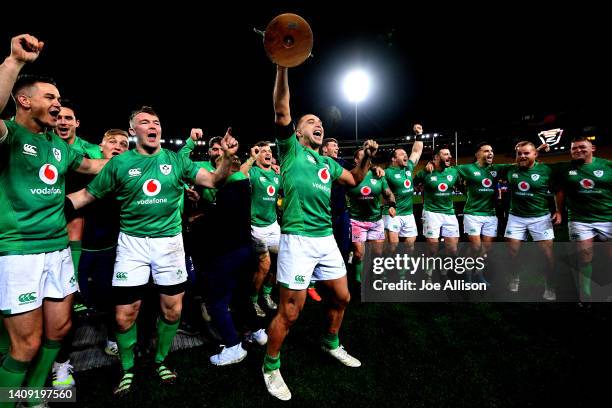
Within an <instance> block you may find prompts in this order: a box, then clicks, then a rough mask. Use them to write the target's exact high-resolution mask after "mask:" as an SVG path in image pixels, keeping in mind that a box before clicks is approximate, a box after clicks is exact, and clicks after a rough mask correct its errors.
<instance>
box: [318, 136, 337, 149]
mask: <svg viewBox="0 0 612 408" xmlns="http://www.w3.org/2000/svg"><path fill="white" fill-rule="evenodd" d="M330 143H335V144H339V143H338V141H337V140H336V139H334V138H333V137H326V138H325V139H323V142H322V143H321V147H325V146H327V145H328V144H330Z"/></svg>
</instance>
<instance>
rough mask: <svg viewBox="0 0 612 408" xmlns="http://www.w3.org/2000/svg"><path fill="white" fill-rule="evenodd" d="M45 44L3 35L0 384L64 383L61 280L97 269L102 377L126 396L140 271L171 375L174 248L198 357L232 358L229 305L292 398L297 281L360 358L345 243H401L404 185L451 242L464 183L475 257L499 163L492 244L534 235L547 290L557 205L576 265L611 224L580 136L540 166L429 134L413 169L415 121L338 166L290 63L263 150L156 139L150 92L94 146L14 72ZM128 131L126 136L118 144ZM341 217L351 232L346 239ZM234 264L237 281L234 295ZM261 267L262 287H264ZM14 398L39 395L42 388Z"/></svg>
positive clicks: (485, 237)
mask: <svg viewBox="0 0 612 408" xmlns="http://www.w3.org/2000/svg"><path fill="white" fill-rule="evenodd" d="M43 46H44V44H43V43H42V42H41V41H39V40H38V39H36V38H34V37H32V36H30V35H27V34H24V35H19V36H16V37H14V38H13V39H12V42H11V54H10V56H9V57H7V58H6V59H5V61H4V63H3V64H2V65H0V112H1V111H4V109H5V107H6V105H7V103H8V100H9V97H11V96H12V98H13V99H14V101H15V105H16V114H15V117H14V118H13V119H11V120H4V121H0V158H1V161H0V193H1V195H0V209H1V211H0V311H1V314H0V317H1V320H0V362H1V365H0V387H12V388H17V387H22V386H23V387H38V388H40V387H43V386H44V385H45V384H46V382H47V379H48V377H49V374H50V372H51V371H52V368H53V372H54V382H53V384H54V385H56V380H57V384H58V385H60V386H62V385H68V386H69V385H71V384H73V380H72V379H70V380H65V379H66V378H67V375H63V376H61V377H62V378H56V377H57V374H56V371H57V370H64V371H65V370H66V369H67V368H66V367H68V366H69V364H68V363H66V361H67V357H66V356H64V355H63V354H65V353H63V352H62V351H61V350H62V349H63V346H62V342H64V343H67V342H70V333H71V331H72V330H71V324H72V323H71V315H72V312H73V303H74V302H75V295H76V294H77V292H78V291H80V292H81V293H82V295H83V296H84V297H85V298H87V297H88V295H87V294H88V293H89V291H90V290H91V291H93V290H92V288H89V287H88V285H98V286H99V287H102V288H107V289H108V293H110V294H112V296H110V298H109V299H104V301H105V302H106V303H108V305H107V307H108V308H109V310H110V311H111V313H110V316H111V318H110V319H109V322H108V323H107V325H108V328H109V338H108V340H107V348H106V350H105V351H107V352H108V353H109V354H115V355H118V357H119V359H120V362H121V368H122V372H121V378H120V380H119V382H118V384H117V386H116V387H115V389H114V391H113V392H114V393H115V395H125V394H128V393H129V392H130V391H131V390H132V385H133V382H134V375H135V374H134V373H135V370H134V364H135V352H134V348H135V346H136V344H137V339H138V337H137V318H138V314H139V311H140V308H141V304H142V300H143V298H144V293H145V288H146V287H147V285H148V283H149V281H150V279H151V280H152V281H153V284H154V286H155V288H156V289H157V292H158V294H159V306H160V314H159V317H158V320H157V325H156V334H157V342H156V346H155V347H156V349H155V353H154V360H155V374H156V376H157V377H158V378H159V381H160V382H161V384H173V383H174V382H175V381H176V380H177V374H176V372H175V371H174V370H172V368H170V367H169V366H168V364H167V361H166V357H167V356H168V353H169V351H170V347H171V345H172V341H173V339H174V337H175V335H176V332H177V329H178V327H179V323H180V320H181V314H182V311H183V299H184V296H185V290H186V287H187V281H188V270H189V267H188V264H187V263H186V252H187V255H190V257H189V256H188V257H187V258H193V264H194V265H195V267H196V269H197V270H198V271H201V272H202V275H203V284H202V287H203V297H204V300H205V304H206V309H207V311H208V313H210V317H211V319H212V323H213V325H214V326H215V328H216V329H217V331H218V333H219V335H220V337H221V340H222V341H221V343H222V344H223V345H224V346H223V347H222V349H221V351H220V352H219V353H218V354H215V355H213V356H211V357H210V362H211V363H212V364H214V365H227V364H234V363H238V362H240V361H242V360H243V359H244V358H245V357H246V355H247V350H246V349H245V348H244V347H243V345H242V339H241V336H240V335H239V332H240V330H238V329H237V326H238V325H237V324H236V322H235V321H234V320H235V318H236V316H240V318H241V320H243V323H244V325H245V326H246V327H248V331H247V333H246V334H245V337H248V339H249V340H251V341H255V342H256V343H257V344H259V345H262V346H263V345H265V346H266V352H265V357H264V361H263V364H262V374H261V375H262V376H263V380H264V383H265V386H266V388H267V390H268V392H269V393H270V394H271V395H273V396H275V397H277V398H279V399H281V400H289V399H291V391H290V390H289V387H288V386H287V384H286V383H285V381H284V379H283V377H282V375H281V372H280V366H281V358H280V350H281V347H282V344H283V342H284V340H285V337H286V336H287V334H288V332H289V330H290V328H291V327H292V325H293V324H294V323H295V322H296V320H297V319H298V316H299V314H300V312H301V311H302V309H303V307H304V304H305V301H306V298H307V296H308V294H310V295H311V296H315V295H316V292H315V291H314V290H312V283H313V282H317V284H318V285H319V287H320V288H322V289H324V293H325V296H326V297H327V298H326V300H327V301H326V302H325V307H326V308H327V310H326V311H327V318H328V321H327V325H326V329H325V332H324V334H323V336H322V339H321V348H322V351H323V352H325V353H327V354H329V355H330V356H331V357H332V358H335V359H337V360H338V361H339V362H341V363H342V364H344V365H345V366H347V367H359V366H361V362H360V361H359V360H358V359H357V358H355V357H353V356H351V355H350V354H349V353H348V352H347V351H346V349H345V348H344V346H343V345H342V344H341V342H340V339H339V331H340V328H341V325H342V321H343V317H344V313H345V311H346V308H347V305H348V303H349V302H350V291H349V280H348V278H347V267H346V261H347V259H348V252H349V250H350V251H351V254H352V255H351V264H352V265H353V266H354V268H355V272H356V277H357V280H359V278H360V277H361V275H362V269H363V266H362V259H363V255H364V243H365V242H374V243H376V244H378V245H382V243H383V242H385V241H387V242H389V243H390V244H391V245H398V243H399V242H402V243H407V244H408V246H411V245H413V244H414V242H415V241H416V239H417V235H418V229H417V223H416V220H415V217H414V214H413V198H414V194H415V185H417V184H421V185H422V186H423V192H424V208H423V218H422V225H423V235H424V238H425V240H426V242H427V244H428V250H429V251H430V253H432V254H435V253H436V252H437V251H438V248H439V242H440V238H444V246H445V248H446V253H447V254H451V255H453V254H455V255H456V253H457V244H458V241H459V237H460V235H461V234H460V230H459V223H458V220H457V217H456V216H455V210H454V205H453V190H454V187H455V186H456V185H458V184H459V183H464V184H465V186H466V189H467V201H466V204H465V208H464V211H463V212H464V231H463V232H464V233H465V234H466V235H467V237H468V240H469V241H470V243H471V246H470V248H471V250H472V251H473V252H474V254H475V255H476V254H478V255H480V254H483V253H486V251H487V250H488V249H489V248H490V245H491V243H492V242H494V241H495V239H496V238H497V236H498V231H497V229H498V219H497V217H496V215H495V194H496V189H495V186H496V185H497V180H498V179H499V178H502V177H503V178H505V179H507V180H508V181H509V189H510V194H511V204H510V216H509V218H508V223H507V227H506V230H505V234H504V235H505V238H506V241H507V242H508V249H509V251H510V253H511V255H512V256H514V257H517V256H518V252H519V250H520V245H521V242H523V241H525V240H526V239H527V237H528V235H529V236H531V238H532V239H533V241H536V242H538V245H539V246H540V247H541V249H542V253H543V255H544V257H545V258H546V260H547V268H546V270H545V271H544V276H545V290H544V294H543V297H544V299H546V300H551V301H552V300H555V299H556V293H555V288H554V286H553V285H552V284H551V282H552V275H553V270H554V262H553V256H552V246H553V239H554V230H553V224H559V223H561V222H562V215H561V214H562V211H563V208H564V206H566V207H567V209H568V218H569V219H568V221H569V230H570V237H571V239H572V240H574V241H576V242H577V245H578V246H579V248H580V259H579V268H580V271H581V276H584V277H585V279H586V277H590V275H591V273H592V269H591V260H592V243H593V240H594V239H598V240H602V241H608V240H610V239H612V194H611V190H612V163H611V162H610V161H608V160H605V159H601V158H597V157H594V156H593V152H594V150H595V149H594V146H593V145H592V144H591V142H590V141H589V140H587V139H584V138H579V139H576V140H574V141H573V142H572V146H571V156H572V157H571V158H572V160H571V161H568V162H565V163H559V164H555V165H550V164H543V163H540V162H538V161H537V160H536V159H537V156H538V150H539V148H536V146H535V145H534V144H533V143H531V142H520V143H519V144H518V145H517V146H516V163H513V164H497V163H493V158H494V154H493V148H492V146H491V145H490V144H487V143H481V144H480V145H478V146H477V149H476V152H475V158H476V160H475V162H474V163H471V164H462V165H455V166H453V165H452V155H451V153H450V150H449V149H447V148H444V147H439V148H438V149H437V150H436V151H435V152H434V155H433V158H432V160H431V161H430V162H429V163H428V164H427V166H426V168H425V169H423V170H421V171H420V172H418V173H416V174H415V169H416V167H417V164H418V162H419V160H420V158H421V155H422V152H423V141H422V133H423V128H422V126H421V125H420V124H416V125H414V127H413V130H414V133H415V142H414V144H413V145H412V150H411V152H410V154H408V153H407V152H406V151H405V150H404V149H402V148H397V149H395V150H394V151H393V154H392V158H391V161H390V163H389V165H388V166H386V168H381V167H378V166H373V165H372V159H373V158H374V157H375V156H376V153H377V150H378V145H377V143H376V142H375V141H373V140H367V141H366V142H365V143H364V144H363V147H362V148H360V149H358V150H357V151H356V152H355V154H354V163H353V165H349V164H347V163H344V162H343V161H342V160H341V159H338V157H337V154H338V142H337V141H336V140H335V139H330V138H327V139H326V138H324V128H323V123H322V121H321V120H320V119H319V118H318V117H317V116H316V115H313V114H307V115H304V116H302V117H300V118H299V119H298V120H297V121H296V122H295V124H294V122H293V118H292V116H291V111H290V104H289V102H290V101H289V82H288V69H287V68H285V67H280V66H278V67H277V70H276V79H275V84H274V95H273V102H274V112H275V125H276V126H275V131H276V135H275V136H276V141H275V144H276V146H277V149H278V161H279V162H278V164H279V165H277V164H276V162H275V159H274V156H273V154H272V149H271V143H270V142H265V141H262V142H259V143H257V144H256V145H255V146H253V147H252V148H251V150H250V152H251V154H250V157H249V159H247V160H245V161H244V163H243V162H241V160H240V159H239V157H238V155H237V153H238V148H239V146H238V141H237V140H236V139H235V138H234V137H233V136H232V131H231V128H230V129H228V131H227V132H226V134H225V136H224V137H216V138H213V139H211V141H210V142H209V150H208V153H209V157H210V161H205V162H198V161H192V160H191V159H190V153H191V151H192V150H194V149H195V146H196V142H197V141H198V140H200V139H201V138H202V137H203V132H202V130H201V129H197V128H194V129H192V131H191V135H190V137H189V138H188V139H187V141H186V145H185V147H184V148H183V149H181V150H180V151H179V152H173V151H170V150H167V149H164V148H162V147H161V137H162V126H161V122H160V118H159V115H157V113H156V112H155V111H154V110H153V109H152V108H150V107H142V108H140V109H137V110H135V111H134V112H132V114H131V115H130V117H129V130H128V131H127V132H126V131H124V130H121V129H112V130H109V131H108V132H106V134H105V135H104V137H103V139H102V142H101V143H100V145H92V144H90V143H87V142H86V141H84V140H82V139H80V138H78V137H76V135H75V129H76V127H78V121H76V112H75V109H74V108H71V106H70V104H69V103H67V102H65V101H63V100H61V98H60V93H59V91H58V88H57V87H56V85H55V84H54V82H53V81H52V80H50V79H48V78H43V77H37V76H28V75H21V76H19V74H20V71H21V69H22V68H23V67H24V66H25V65H26V64H28V63H31V62H34V61H35V60H36V59H37V58H38V56H39V54H40V52H41V51H42V49H43ZM129 136H132V137H134V138H135V139H136V146H135V148H134V149H132V150H128V147H129V142H128V137H129ZM349 169H350V170H349ZM79 174H80V175H79ZM338 191H340V193H339V194H336V193H337V192H338ZM551 191H554V193H555V204H556V211H555V212H554V213H553V214H552V216H551V214H550V212H549V206H548V196H549V195H550V192H551ZM345 197H346V199H345ZM279 201H282V205H281V206H280V208H281V211H282V216H281V217H280V218H279V215H278V211H279V208H278V207H279V206H278V203H279ZM191 203H198V205H199V206H200V208H204V210H203V213H204V214H205V215H202V214H197V213H194V214H193V216H192V217H190V227H189V231H186V230H185V227H184V218H185V217H184V211H185V208H187V207H188V206H189V205H190V204H191ZM203 219H206V222H203V221H202V220H203ZM279 219H280V223H279V221H278V220H279ZM207 229H212V230H217V229H222V230H227V231H232V236H233V237H235V239H232V240H231V241H226V240H223V239H217V240H215V241H212V242H207V245H206V248H207V250H206V251H203V250H200V248H197V247H195V248H189V246H188V247H187V248H185V247H186V246H187V242H188V241H192V242H193V243H194V244H195V245H198V244H197V243H198V239H199V237H200V236H201V235H204V234H205V231H206V230H207ZM346 231H350V236H348V237H344V234H345V232H346ZM184 234H185V241H184ZM187 235H189V238H188V237H187ZM347 238H348V239H347ZM347 241H350V242H351V243H352V248H350V249H349V248H348V242H347ZM184 242H185V244H184ZM186 249H187V250H186ZM274 264H275V265H276V268H274V267H273V265H274ZM274 270H275V273H271V272H274ZM79 274H81V275H83V274H84V275H86V276H85V279H83V276H79ZM245 275H248V280H249V282H250V283H251V286H250V287H249V291H250V293H249V295H248V296H242V295H241V296H240V298H238V295H237V294H236V293H237V292H236V289H237V288H238V287H239V286H241V284H242V281H243V280H244V279H243V278H244V276H245ZM429 278H430V277H429ZM477 278H478V279H481V280H484V277H483V276H478V277H477ZM276 283H278V292H279V300H278V303H277V302H275V301H274V300H273V299H272V296H271V293H272V290H273V287H274V286H275V284H276ZM519 285H520V279H519V276H518V275H516V276H513V277H511V279H510V282H509V289H510V290H511V291H518V290H519ZM262 288H263V299H264V301H265V304H266V307H267V309H269V310H274V311H276V314H275V316H274V318H273V319H272V321H271V323H270V325H269V326H268V327H267V328H265V327H263V326H262V323H261V322H260V320H259V319H258V318H259V317H261V316H263V315H265V312H264V311H263V310H262V308H261V306H260V305H259V303H258V299H259V292H260V290H262ZM589 290H590V289H589V286H588V282H587V283H586V284H585V291H589ZM316 296H318V295H316ZM230 304H231V308H232V312H230V310H229V309H230V308H229V306H230ZM111 332H112V333H111ZM2 355H4V357H2ZM64 374H66V373H64ZM70 377H71V376H70ZM64 381H67V382H64ZM28 404H29V406H45V402H44V401H29V402H28ZM2 406H11V405H10V404H4V403H2V402H0V407H2Z"/></svg>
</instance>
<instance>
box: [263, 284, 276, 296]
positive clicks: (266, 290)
mask: <svg viewBox="0 0 612 408" xmlns="http://www.w3.org/2000/svg"><path fill="white" fill-rule="evenodd" d="M272 288H274V286H272V285H270V284H269V283H264V285H263V294H264V295H270V294H271V293H272Z"/></svg>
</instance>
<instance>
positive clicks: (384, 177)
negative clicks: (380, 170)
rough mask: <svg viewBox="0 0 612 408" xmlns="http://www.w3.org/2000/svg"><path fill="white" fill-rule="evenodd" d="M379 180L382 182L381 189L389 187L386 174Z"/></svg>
mask: <svg viewBox="0 0 612 408" xmlns="http://www.w3.org/2000/svg"><path fill="white" fill-rule="evenodd" d="M380 182H381V183H382V189H383V191H385V190H386V189H388V188H389V183H387V176H386V174H385V175H384V176H382V177H381V178H380Z"/></svg>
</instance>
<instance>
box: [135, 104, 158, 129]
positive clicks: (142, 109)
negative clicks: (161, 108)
mask: <svg viewBox="0 0 612 408" xmlns="http://www.w3.org/2000/svg"><path fill="white" fill-rule="evenodd" d="M140 113H148V114H149V115H153V116H157V118H158V119H159V115H158V114H157V113H155V111H154V110H153V108H152V107H150V106H141V107H140V108H138V109H136V110H134V111H132V113H131V114H130V126H132V121H133V120H134V118H135V117H136V115H138V114H140Z"/></svg>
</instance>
